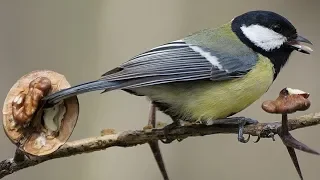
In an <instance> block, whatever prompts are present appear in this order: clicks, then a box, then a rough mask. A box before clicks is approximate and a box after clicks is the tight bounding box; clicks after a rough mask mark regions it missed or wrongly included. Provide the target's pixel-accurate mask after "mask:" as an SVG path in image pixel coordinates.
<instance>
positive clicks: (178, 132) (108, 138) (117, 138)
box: [0, 113, 320, 178]
mask: <svg viewBox="0 0 320 180" xmlns="http://www.w3.org/2000/svg"><path fill="white" fill-rule="evenodd" d="M317 124H320V113H312V114H308V115H305V116H301V117H298V118H294V119H289V121H288V129H289V130H290V131H292V130H295V129H299V128H306V127H309V126H314V125H317ZM280 127H281V122H271V123H258V124H254V125H248V126H245V127H244V131H243V133H244V134H250V135H251V136H260V137H261V138H272V136H270V134H271V133H273V134H278V133H279V132H280ZM219 133H222V134H238V128H237V127H234V126H232V127H228V126H226V127H217V126H215V125H209V126H204V125H191V126H178V127H176V128H174V129H172V130H170V132H169V133H168V136H169V137H170V138H175V139H184V138H187V137H194V136H204V135H211V134H219ZM164 138H165V136H164V131H163V129H152V130H136V131H124V132H121V133H117V134H111V135H105V136H100V137H93V138H87V139H81V140H77V141H73V142H67V143H66V144H65V145H63V146H62V147H61V148H60V149H59V150H57V151H56V152H54V153H52V154H50V155H47V156H43V157H31V158H26V159H25V160H24V161H22V162H19V163H17V162H15V161H14V160H13V158H11V159H7V160H3V161H1V162H0V178H3V177H5V176H7V175H9V174H11V173H14V172H16V171H19V170H21V169H24V168H27V167H31V166H35V165H38V164H40V163H43V162H45V161H48V160H51V159H57V158H63V157H69V156H73V155H77V154H83V153H91V152H94V151H99V150H104V149H106V148H110V147H133V146H136V145H140V144H146V143H149V142H150V141H153V140H159V139H164ZM235 140H236V138H235Z"/></svg>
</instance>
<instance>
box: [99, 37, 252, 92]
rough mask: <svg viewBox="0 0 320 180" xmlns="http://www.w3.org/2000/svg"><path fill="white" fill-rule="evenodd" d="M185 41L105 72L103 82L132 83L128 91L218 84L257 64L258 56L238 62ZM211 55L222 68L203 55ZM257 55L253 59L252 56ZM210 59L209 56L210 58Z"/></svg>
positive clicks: (149, 52)
mask: <svg viewBox="0 0 320 180" xmlns="http://www.w3.org/2000/svg"><path fill="white" fill-rule="evenodd" d="M192 46H194V45H190V44H187V43H186V42H184V41H181V40H180V41H174V42H171V43H168V44H165V45H162V46H159V47H157V48H154V49H151V50H150V51H147V52H145V53H142V54H140V55H137V56H135V57H133V58H132V59H131V60H129V61H127V62H125V63H123V64H122V65H121V66H119V67H118V68H117V70H116V71H114V70H111V71H109V72H107V73H105V74H104V75H103V76H102V77H101V79H104V80H107V81H123V80H133V81H134V82H135V83H133V82H131V83H130V84H131V85H130V86H128V87H126V89H129V88H137V87H142V86H149V85H155V84H162V83H169V82H177V81H191V80H199V79H211V80H215V81H221V80H228V79H234V78H239V77H242V76H243V75H245V74H246V73H247V72H248V71H249V70H250V69H251V68H252V66H254V65H255V61H256V60H257V57H256V55H255V54H252V53H251V54H249V56H250V57H246V56H245V55H244V56H243V57H241V56H239V57H241V58H242V59H239V57H234V56H232V55H229V54H228V53H226V52H214V51H213V50H211V49H206V48H204V47H200V46H197V50H198V51H196V50H194V49H193V48H192ZM199 49H200V50H201V51H203V52H206V53H210V56H212V57H214V58H216V59H217V61H218V62H219V64H220V65H221V66H220V67H217V66H216V65H215V64H213V63H212V62H210V60H209V59H208V57H207V56H204V55H203V54H202V52H199ZM253 56H254V57H253ZM209 58H210V57H209Z"/></svg>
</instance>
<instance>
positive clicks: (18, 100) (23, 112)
mask: <svg viewBox="0 0 320 180" xmlns="http://www.w3.org/2000/svg"><path fill="white" fill-rule="evenodd" d="M50 89H51V81H50V79H48V78H46V77H38V78H36V79H35V80H33V81H31V82H30V85H29V89H27V90H28V92H27V93H25V92H21V93H20V94H19V95H18V96H16V97H15V98H14V99H13V101H12V115H13V119H14V120H15V121H16V122H17V123H19V124H27V123H29V122H30V120H31V118H32V117H33V114H34V113H35V111H36V110H37V108H38V106H39V101H40V100H41V98H43V97H44V96H46V95H47V94H48V92H49V90H50Z"/></svg>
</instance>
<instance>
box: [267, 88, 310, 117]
mask: <svg viewBox="0 0 320 180" xmlns="http://www.w3.org/2000/svg"><path fill="white" fill-rule="evenodd" d="M308 97H309V94H308V93H306V92H303V91H301V90H299V89H291V88H284V89H282V90H281V91H280V94H279V97H278V98H277V99H276V100H268V101H265V102H263V103H262V109H263V110H264V111H266V112H268V113H274V114H288V113H294V112H296V111H305V110H307V109H308V108H309V107H310V104H311V103H310V101H309V99H308Z"/></svg>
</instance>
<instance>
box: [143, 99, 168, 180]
mask: <svg viewBox="0 0 320 180" xmlns="http://www.w3.org/2000/svg"><path fill="white" fill-rule="evenodd" d="M148 126H150V127H152V128H155V126H156V107H155V105H154V104H153V103H151V108H150V114H149V120H148ZM149 145H150V148H151V150H152V153H153V156H154V158H155V160H156V161H157V164H158V167H159V169H160V171H161V174H162V176H163V179H164V180H169V177H168V174H167V171H166V167H165V165H164V161H163V158H162V154H161V151H160V147H159V143H158V141H157V140H156V141H150V142H149Z"/></svg>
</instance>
